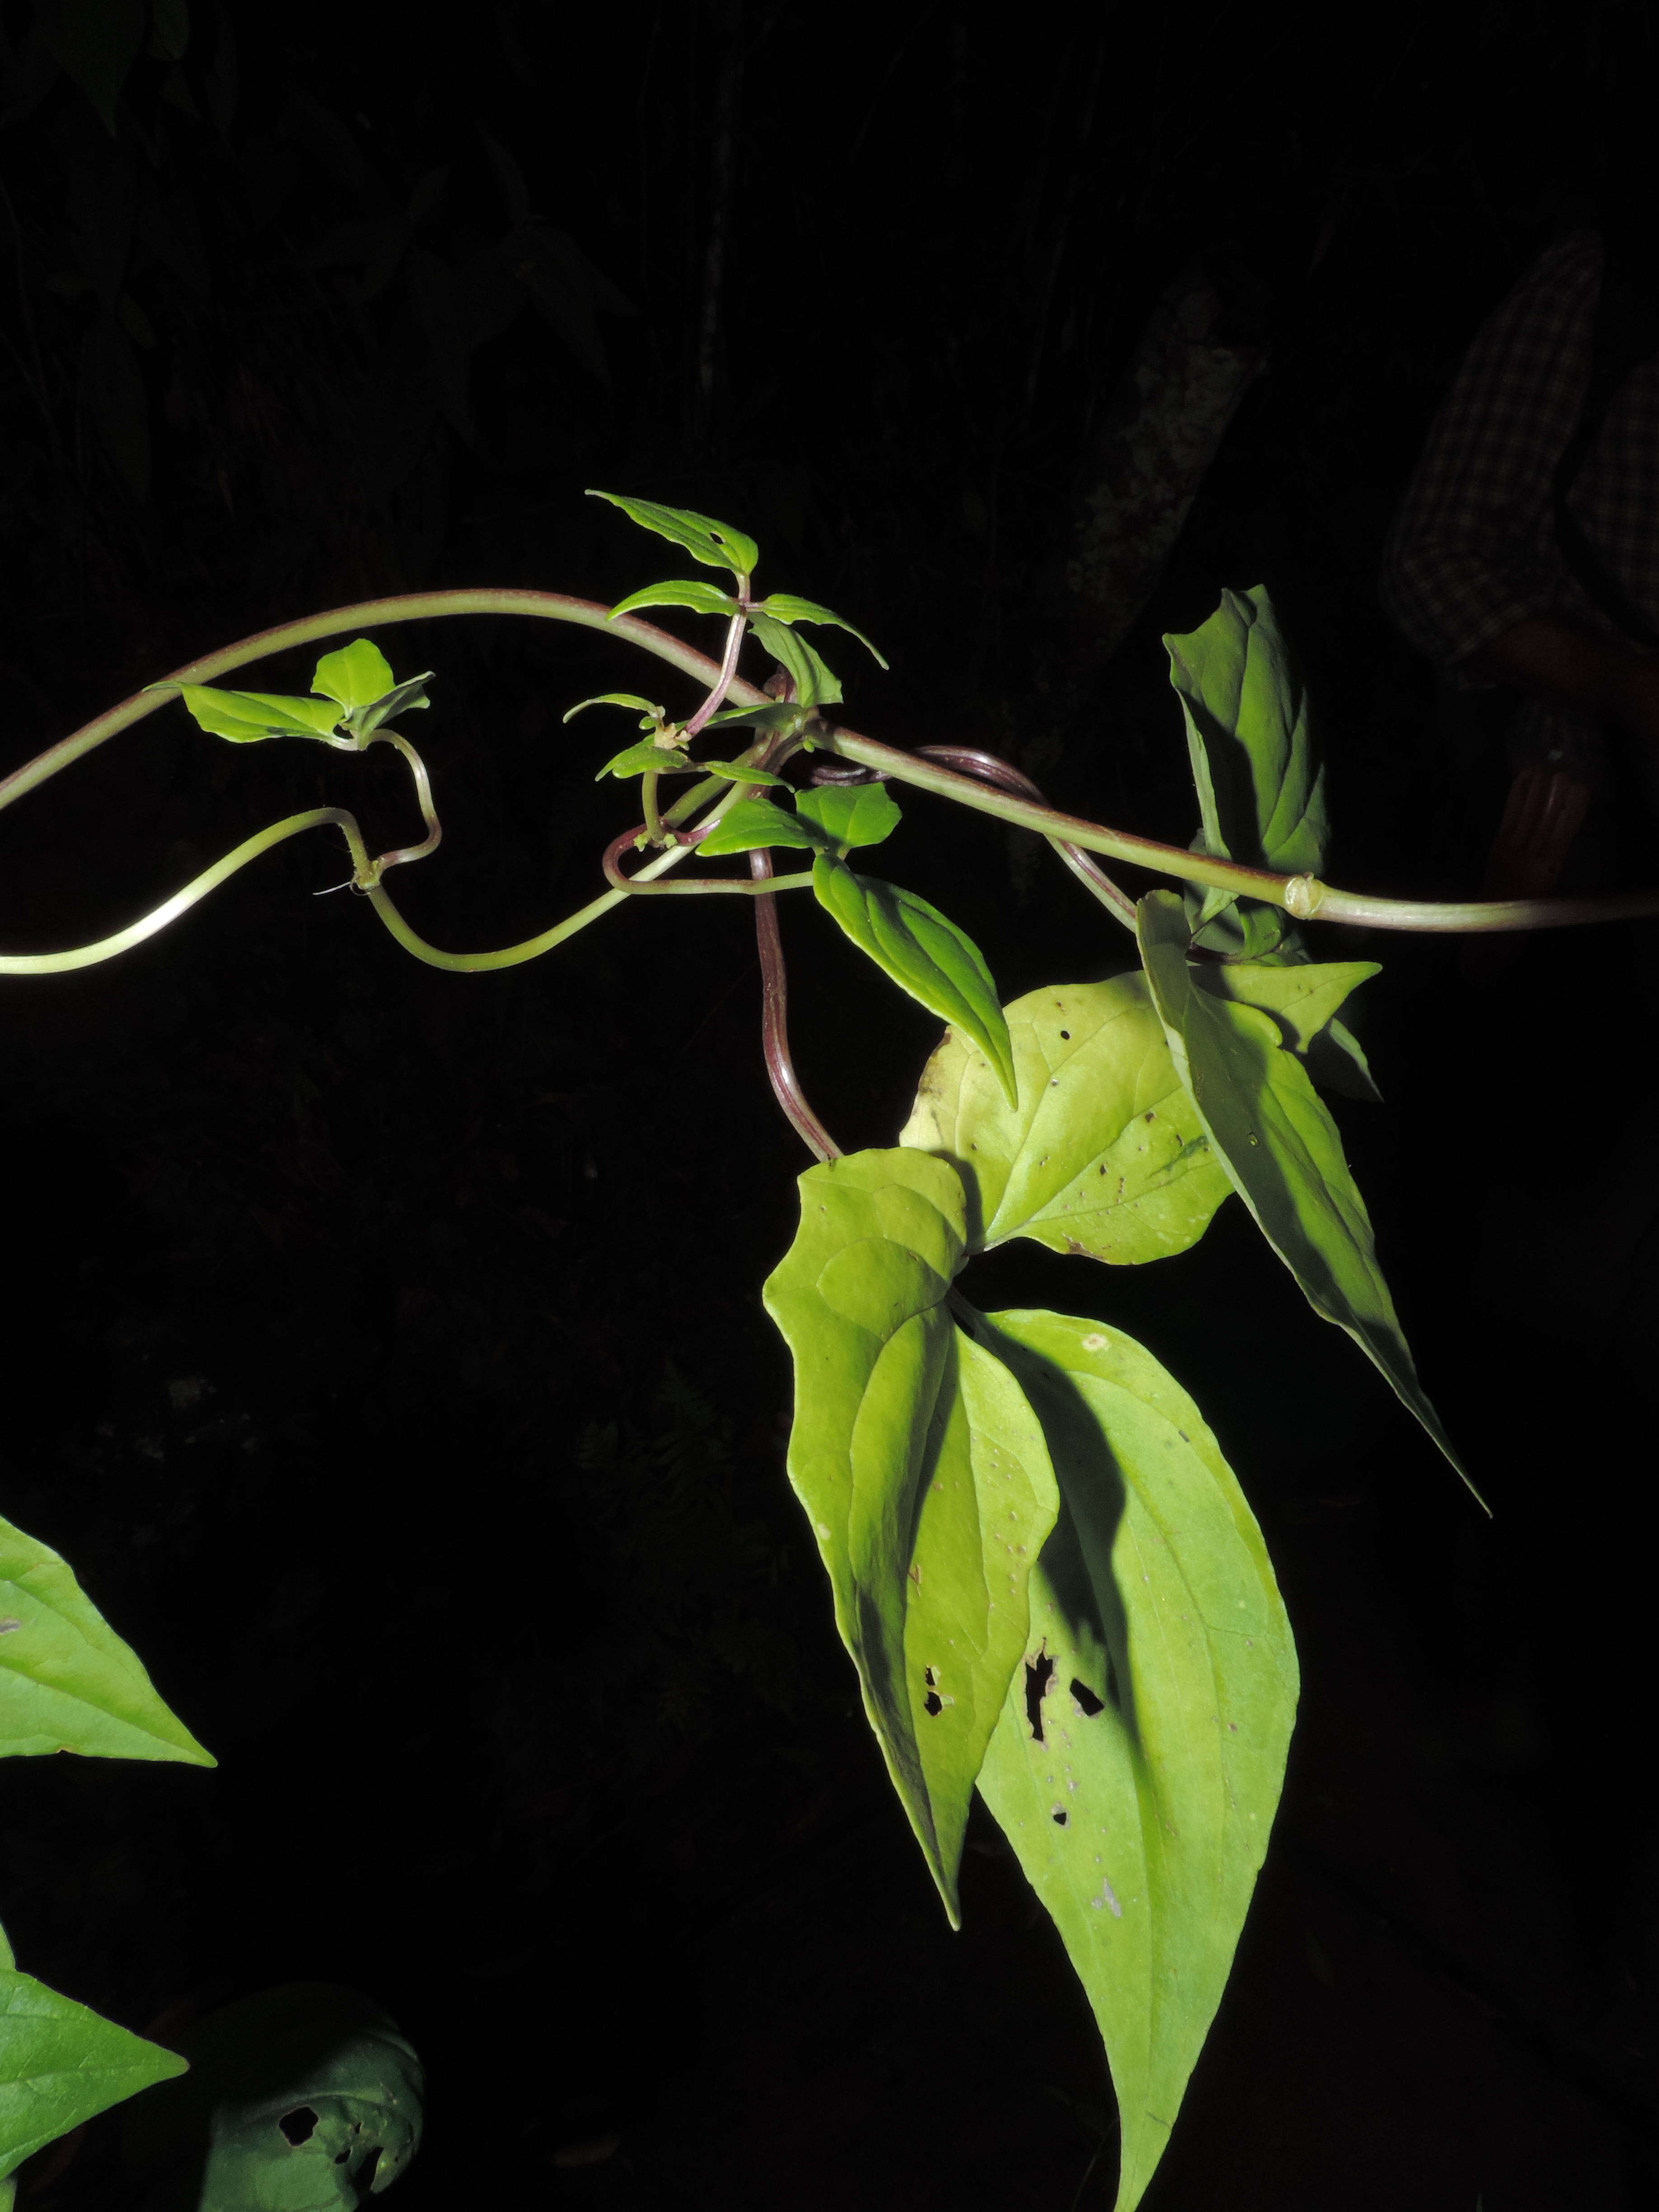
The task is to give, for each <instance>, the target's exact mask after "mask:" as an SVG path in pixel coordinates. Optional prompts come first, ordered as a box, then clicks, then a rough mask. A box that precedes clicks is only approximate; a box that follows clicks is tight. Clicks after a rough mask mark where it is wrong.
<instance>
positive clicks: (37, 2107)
mask: <svg viewBox="0 0 1659 2212" xmlns="http://www.w3.org/2000/svg"><path fill="white" fill-rule="evenodd" d="M184 2070H185V2061H184V2060H183V2059H182V2058H179V2057H176V2056H175V2055H174V2053H173V2052H172V2051H163V2050H162V2049H161V2045H159V2044H155V2043H146V2042H145V2041H144V2040H143V2037H142V2036H137V2035H131V2034H129V2033H128V2032H127V2030H126V2029H125V2027H116V2025H115V2023H114V2021H108V2020H100V2017H99V2016H98V2015H97V2014H96V2013H95V2012H88V2009H87V2008H86V2007H85V2005H79V2004H76V2002H75V2001H74V2000H73V1998H70V1997H65V1996H59V1995H58V1992H57V1990H49V1989H48V1988H47V1987H46V1984H45V1983H44V1982H37V1981H36V1980H35V1978H34V1977H33V1975H32V1974H20V1973H19V1972H17V1970H16V1968H15V1966H0V2175H6V2174H11V2173H15V2172H16V2170H17V2168H18V2167H19V2166H21V2164H22V2163H23V2160H25V2159H26V2158H29V2157H32V2156H33V2154H34V2153H35V2152H36V2151H37V2150H40V2148H42V2147H43V2146H44V2145H45V2144H46V2143H49V2142H56V2141H57V2140H58V2136H66V2135H68V2134H69V2133H70V2130H71V2129H73V2128H78V2127H79V2126H80V2125H81V2124H82V2121H83V2120H89V2119H90V2118H92V2117H93V2115H94V2112H105V2111H107V2109H108V2108H109V2106H112V2105H118V2104H119V2103H120V2102H121V2100H123V2098H125V2097H133V2096H137V2093H138V2092H139V2090H141V2089H148V2088H149V2087H150V2085H151V2083H152V2082H155V2081H167V2079H168V2078H169V2077H170V2076H171V2075H174V2074H182V2073H183V2072H184Z"/></svg>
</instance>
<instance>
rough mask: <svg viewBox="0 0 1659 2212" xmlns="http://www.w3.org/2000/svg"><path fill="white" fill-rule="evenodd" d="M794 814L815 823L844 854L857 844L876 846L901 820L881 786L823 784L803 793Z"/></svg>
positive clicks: (875, 784) (894, 801) (884, 786)
mask: <svg viewBox="0 0 1659 2212" xmlns="http://www.w3.org/2000/svg"><path fill="white" fill-rule="evenodd" d="M795 811H796V813H797V814H799V815H800V816H801V817H803V818H804V819H805V820H806V821H808V822H816V823H817V825H818V827H819V829H822V830H823V833H824V836H826V837H827V838H828V839H829V841H830V842H831V844H832V845H834V846H835V847H836V848H837V849H838V850H839V851H841V852H843V853H844V852H847V851H848V850H849V849H850V848H852V847H854V846H856V845H879V844H880V843H881V842H882V840H883V839H884V837H890V836H892V834H893V832H894V830H895V829H897V828H898V825H899V822H900V819H901V817H900V813H899V809H898V805H897V802H896V800H895V799H894V797H893V794H892V793H891V792H890V791H889V790H888V788H887V787H886V785H885V784H884V783H854V784H833V783H827V784H823V785H820V786H819V787H817V789H816V790H811V791H803V792H802V793H800V795H799V798H798V799H796V801H795Z"/></svg>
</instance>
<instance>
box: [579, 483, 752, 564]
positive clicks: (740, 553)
mask: <svg viewBox="0 0 1659 2212" xmlns="http://www.w3.org/2000/svg"><path fill="white" fill-rule="evenodd" d="M588 497H589V498H590V499H607V500H609V501H610V502H611V506H612V507H621V509H622V511H623V513H624V514H625V515H627V516H628V517H629V520H632V521H635V522H637V523H638V524H639V526H640V527H641V530H654V531H655V532H656V533H657V535H658V537H659V538H671V539H672V540H673V542H674V544H676V545H683V546H684V548H685V550H686V551H687V552H688V553H689V554H690V556H691V557H692V559H693V560H694V561H701V562H702V564H703V566H704V567H705V568H730V569H731V571H732V574H733V575H737V576H752V575H753V574H754V573H755V570H756V568H757V567H758V565H759V562H760V549H759V548H758V547H757V544H755V541H754V539H753V538H747V537H745V536H744V533H743V532H742V531H741V530H733V529H732V527H731V526H730V525H729V524H727V523H724V522H716V521H715V520H714V517H713V516H712V515H708V514H698V513H695V512H694V511H693V510H692V509H691V508H690V507H659V505H658V504H657V502H656V501H655V500H652V499H626V498H624V497H623V495H622V494H621V493H620V492H615V491H590V492H589V493H588Z"/></svg>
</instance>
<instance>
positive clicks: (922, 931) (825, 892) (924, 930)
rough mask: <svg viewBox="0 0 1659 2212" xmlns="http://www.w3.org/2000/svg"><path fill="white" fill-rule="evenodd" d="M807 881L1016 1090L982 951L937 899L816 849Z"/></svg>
mask: <svg viewBox="0 0 1659 2212" xmlns="http://www.w3.org/2000/svg"><path fill="white" fill-rule="evenodd" d="M812 889H813V891H814V893H815V894H816V896H817V902H818V904H819V905H820V906H821V907H823V908H824V910H825V912H826V913H829V914H831V915H834V916H835V918H836V921H838V922H839V923H840V924H841V927H842V928H843V929H844V930H845V931H846V933H847V934H848V937H850V938H851V939H852V940H853V942H854V945H857V946H858V948H859V950H860V951H861V952H867V953H868V954H869V956H870V957H871V959H872V960H873V961H874V962H875V963H876V965H877V966H878V968H880V969H884V971H885V972H886V974H888V975H890V976H891V977H892V979H893V981H895V982H896V984H897V985H898V986H899V988H900V989H901V990H903V991H908V993H909V994H910V996H911V997H912V998H913V999H915V1000H919V1001H920V1002H921V1005H922V1006H926V1007H927V1010H928V1012H930V1013H934V1014H937V1015H938V1016H939V1018H940V1020H941V1021H946V1022H949V1023H950V1024H951V1027H952V1028H953V1029H957V1030H963V1032H965V1034H966V1035H967V1036H969V1037H970V1038H971V1039H972V1041H973V1042H974V1043H975V1044H976V1045H977V1046H978V1047H979V1048H980V1050H981V1052H982V1053H983V1054H985V1057H986V1059H987V1060H988V1061H989V1062H990V1065H991V1066H992V1067H993V1068H994V1070H995V1072H996V1078H997V1081H998V1082H999V1083H1000V1085H1001V1086H1002V1091H1003V1095H1004V1096H1005V1097H1006V1098H1007V1099H1008V1100H1009V1101H1010V1103H1012V1102H1013V1100H1014V1097H1015V1091H1014V1063H1013V1056H1012V1049H1011V1048H1010V1045H1009V1042H1008V1024H1007V1022H1006V1020H1005V1018H1004V1017H1003V1012H1002V1007H1001V1004H1000V1001H999V1000H998V998H997V987H996V985H995V983H994V982H993V981H992V980H991V971H990V969H988V968H987V966H986V964H985V957H984V955H983V954H982V953H981V951H980V949H979V947H978V946H977V945H975V943H974V941H973V939H972V938H970V937H969V936H967V935H966V934H965V933H964V932H963V931H962V930H960V929H958V928H957V926H956V924H955V922H953V921H946V920H945V916H944V915H942V914H941V913H940V912H939V909H938V908H937V907H932V906H929V905H928V903H927V900H926V899H924V898H918V897H917V896H916V895H915V892H914V891H906V890H900V889H899V887H898V885H897V884H889V883H884V882H883V881H882V880H881V878H879V877H877V876H860V875H855V874H854V872H853V871H852V869H851V868H849V867H848V866H847V865H846V863H845V862H844V861H842V860H829V859H827V858H825V857H824V855H823V854H819V856H818V857H817V860H814V861H813V863H812Z"/></svg>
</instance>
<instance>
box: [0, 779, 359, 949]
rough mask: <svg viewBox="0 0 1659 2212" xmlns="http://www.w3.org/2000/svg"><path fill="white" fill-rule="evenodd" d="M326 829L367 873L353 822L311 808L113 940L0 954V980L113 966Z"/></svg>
mask: <svg viewBox="0 0 1659 2212" xmlns="http://www.w3.org/2000/svg"><path fill="white" fill-rule="evenodd" d="M329 823H333V824H334V825H335V826H336V828H337V829H339V831H340V832H341V834H342V836H343V837H344V839H345V841H346V844H347V846H348V847H349V849H350V853H351V859H352V865H353V866H354V867H355V868H360V869H364V870H367V869H368V867H369V866H370V865H371V863H370V860H369V857H368V847H367V846H366V845H365V844H364V843H363V841H362V835H361V833H360V832H359V830H358V828H357V823H356V817H354V816H352V815H350V814H348V813H347V812H346V811H345V809H344V808H343V807H342V806H313V807H312V808H310V809H309V810H308V811H307V812H306V813H304V814H289V815H288V816H286V817H284V818H283V820H282V821H281V822H273V823H271V825H270V828H269V829H260V830H258V831H257V832H256V833H255V834H254V836H252V837H247V838H245V839H244V840H243V842H241V843H240V845H238V846H237V848H235V850H234V852H230V853H227V854H225V856H224V858H223V860H216V861H215V862H214V864H213V866H211V867H210V868H204V870H203V872H202V873H201V874H200V875H199V876H197V877H194V878H192V879H191V881H190V882H189V883H187V884H185V887H184V889H183V890H180V891H175V892H174V893H173V896H172V897H171V898H170V899H164V900H163V901H162V902H161V905H160V906H158V907H157V908H155V911H154V912H153V913H150V914H147V915H145V916H144V917H143V921H135V922H133V923H131V925H130V926H129V927H127V928H125V929H118V930H117V931H116V933H115V934H114V935H113V936H112V937H100V939H98V940H97V942H96V943H95V944H94V945H76V947H75V948H74V950H73V951H69V952H0V975H63V974H64V972H65V970H66V969H71V968H95V967H96V966H97V964H98V963H99V962H100V960H113V959H114V958H115V957H116V955H117V954H118V953H121V952H130V951H131V950H132V948H133V946H134V945H142V944H143V942H144V940H145V939H146V938H149V937H154V936H155V934H156V933H157V932H158V931H160V930H163V929H165V928H166V927H167V924H168V923H169V922H173V921H178V919H179V915H181V914H188V913H189V912H190V909H191V907H193V906H195V905H196V904H197V902H198V901H200V900H202V899H204V898H205V897H206V896H208V893H209V892H210V891H216V890H218V888H219V886H220V884H223V883H228V881H229V880H230V878H231V877H232V876H234V874H235V873H236V871H237V870H238V869H239V868H245V867H246V866H247V864H248V862H249V861H250V860H258V858H259V856H260V854H262V853H269V852H270V849H271V848H272V847H273V846H276V845H280V844H282V843H283V841H284V839H286V838H289V837H297V836H300V835H301V831H303V830H306V829H325V828H326V827H327V826H328V824H329Z"/></svg>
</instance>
